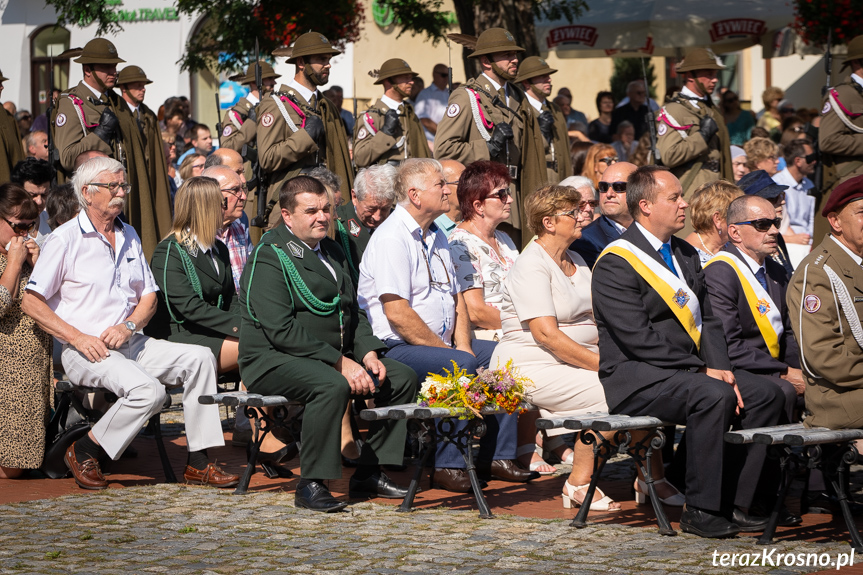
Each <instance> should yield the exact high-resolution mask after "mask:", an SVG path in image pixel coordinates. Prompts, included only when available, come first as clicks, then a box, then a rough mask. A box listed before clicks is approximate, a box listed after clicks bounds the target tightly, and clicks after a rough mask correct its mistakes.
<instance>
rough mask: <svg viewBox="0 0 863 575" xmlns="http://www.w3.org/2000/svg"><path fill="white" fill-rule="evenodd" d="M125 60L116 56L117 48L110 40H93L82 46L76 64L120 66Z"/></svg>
mask: <svg viewBox="0 0 863 575" xmlns="http://www.w3.org/2000/svg"><path fill="white" fill-rule="evenodd" d="M124 62H125V60H123V59H121V58H120V56H118V55H117V48H115V47H114V44H113V43H112V42H111V41H110V40H106V39H104V38H93V39H92V40H90V41H89V42H87V44H86V45H85V46H84V49H83V50H82V51H81V55H80V56H79V57H78V59H77V60H75V63H77V64H122V63H124Z"/></svg>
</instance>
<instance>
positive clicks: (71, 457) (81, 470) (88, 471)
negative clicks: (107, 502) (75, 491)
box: [63, 443, 108, 490]
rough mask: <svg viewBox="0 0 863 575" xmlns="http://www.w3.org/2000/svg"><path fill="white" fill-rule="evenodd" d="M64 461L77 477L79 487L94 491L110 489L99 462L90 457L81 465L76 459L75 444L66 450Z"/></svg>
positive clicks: (76, 481)
mask: <svg viewBox="0 0 863 575" xmlns="http://www.w3.org/2000/svg"><path fill="white" fill-rule="evenodd" d="M63 461H64V462H65V463H66V467H68V468H69V471H71V472H72V475H73V476H74V477H75V483H77V484H78V487H81V488H83V489H94V490H98V489H108V482H107V481H106V480H105V476H104V475H102V470H101V469H99V462H98V461H96V459H95V458H93V457H90V458H89V459H85V460H84V461H82V462H80V463H79V462H78V460H77V459H76V458H75V444H74V443H73V444H72V445H70V446H69V448H68V449H67V450H66V454H65V455H64V456H63Z"/></svg>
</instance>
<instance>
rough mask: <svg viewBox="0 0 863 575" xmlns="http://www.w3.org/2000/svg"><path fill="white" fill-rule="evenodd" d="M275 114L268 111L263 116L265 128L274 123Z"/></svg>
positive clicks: (262, 122) (262, 121)
mask: <svg viewBox="0 0 863 575" xmlns="http://www.w3.org/2000/svg"><path fill="white" fill-rule="evenodd" d="M273 120H274V118H273V115H272V114H270V113H269V112H267V113H266V114H264V115H263V116H261V125H262V126H263V127H265V128H269V127H270V126H272V125H273Z"/></svg>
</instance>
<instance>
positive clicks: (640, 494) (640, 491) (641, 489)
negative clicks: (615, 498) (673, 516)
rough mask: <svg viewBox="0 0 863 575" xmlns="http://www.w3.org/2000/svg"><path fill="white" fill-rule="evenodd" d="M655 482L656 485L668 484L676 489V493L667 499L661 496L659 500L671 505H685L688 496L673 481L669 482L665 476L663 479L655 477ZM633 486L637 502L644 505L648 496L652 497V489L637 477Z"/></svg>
mask: <svg viewBox="0 0 863 575" xmlns="http://www.w3.org/2000/svg"><path fill="white" fill-rule="evenodd" d="M653 483H654V485H663V484H665V485H668V486H670V487H671V488H672V489H674V491H675V493H674V495H672V496H670V497H666V498H665V499H663V498H662V497H659V501H660V502H662V504H663V505H669V506H671V507H683V504H684V503H686V497H685V496H684V495H683V494H682V493H681V492H679V491H677V488H676V487H674V486H673V485H671V483H669V482H668V480H667V479H666V478H664V477H663V478H662V479H654V480H653ZM633 488H634V489H635V502H636V503H637V504H638V505H644V504H645V503H646V502H647V498H648V497H650V491H649V490H648V489H647V483H645V482H644V481H642V480H641V479H639V478H637V477H636V478H635V485H633Z"/></svg>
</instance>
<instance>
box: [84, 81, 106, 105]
mask: <svg viewBox="0 0 863 575" xmlns="http://www.w3.org/2000/svg"><path fill="white" fill-rule="evenodd" d="M81 83H82V84H84V85H85V86H87V88H88V89H89V90H90V91H91V92H93V95H94V96H96V99H97V100H101V99H102V92H100V91H99V90H97V89H96V88H94V87H93V86H91V85H90V84H88V83H87V82H85V81H84V80H81Z"/></svg>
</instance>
